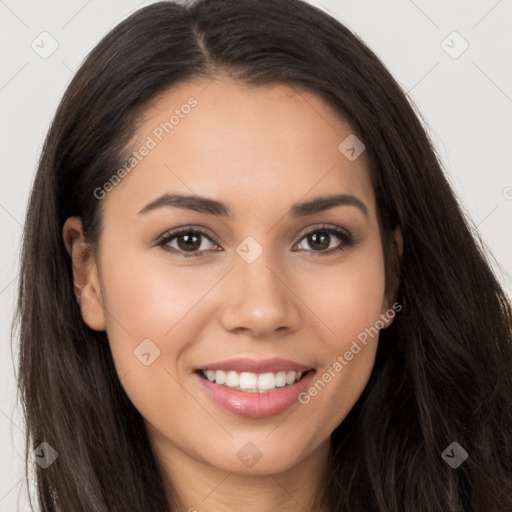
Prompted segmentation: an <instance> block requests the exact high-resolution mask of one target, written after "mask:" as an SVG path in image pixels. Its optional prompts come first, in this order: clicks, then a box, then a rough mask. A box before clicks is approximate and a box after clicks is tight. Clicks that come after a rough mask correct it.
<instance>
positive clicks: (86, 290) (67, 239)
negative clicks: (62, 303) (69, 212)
mask: <svg viewBox="0 0 512 512" xmlns="http://www.w3.org/2000/svg"><path fill="white" fill-rule="evenodd" d="M62 236H63V239H64V245H65V246H66V250H67V252H68V254H69V255H70V256H71V261H72V265H73V286H74V290H75V295H76V298H77V300H78V303H79V304H80V309H81V311H82V318H83V320H84V322H85V323H86V324H87V325H88V326H89V327H90V328H91V329H94V330H95V331H104V330H105V329H106V322H105V310H104V308H103V297H102V295H101V288H100V282H99V277H98V268H97V265H96V258H95V255H94V252H93V250H92V249H91V247H90V245H89V244H88V243H87V242H86V241H85V238H84V235H83V228H82V220H81V219H80V217H69V218H68V219H67V220H66V222H65V223H64V227H63V228H62Z"/></svg>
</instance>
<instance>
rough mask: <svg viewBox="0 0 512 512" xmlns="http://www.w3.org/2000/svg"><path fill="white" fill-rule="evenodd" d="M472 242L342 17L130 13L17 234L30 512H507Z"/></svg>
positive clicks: (418, 130) (64, 121)
mask: <svg viewBox="0 0 512 512" xmlns="http://www.w3.org/2000/svg"><path fill="white" fill-rule="evenodd" d="M471 230H472V228H471V227H470V226H469V224H468V222H467V220H466V219H465V218H464V216H463V213H462V210H461V207H460V206H459V205H458V202H457V200H456V198H455V196H454V193H453V191H452V190H451V188H450V186H449V184H448V182H447V180H446V178H445V177H444V175H443V172H442V169H441V166H440V163H439V162H438V160H437V158H436V155H435V152H434V149H433V147H432V145H431V142H430V141H429V139H428V137H427V135H426V134H425V131H424V129H423V128H422V126H421V123H420V122H419V120H418V118H417V117H416V115H415V114H414V111H413V109H412V108H411V106H410V104H409V103H408V101H407V99H406V97H405V95H404V93H403V91H402V90H401V89H400V88H399V86H398V85H397V83H396V82H395V81H394V79H393V78H392V77H391V76H390V74H389V73H388V71H387V70H386V69H385V67H384V66H383V64H382V63H381V62H380V61H379V60H378V58H377V57H376V56H375V55H374V54H373V53H372V52H371V51H370V50H369V49H368V48H367V47H366V46H365V45H364V44H363V43H362V42H361V41H360V40H359V39H358V38H357V37H356V36H355V35H354V34H353V33H351V32H350V31H349V30H348V29H347V28H346V27H344V26H343V25H342V24H340V23H339V22H338V21H336V20H335V19H333V18H331V17H330V16H329V15H328V14H326V13H324V12H322V11H320V10H319V9H316V8H314V7H312V6H310V5H308V4H306V3H303V2H300V1H294V0H259V1H258V2H253V1H249V0H242V1H240V0H210V1H206V0H199V1H195V2H189V3H188V4H177V3H173V2H160V3H157V4H153V5H151V6H148V7H145V8H143V9H141V10H139V11H138V12H136V13H134V14H133V15H131V16H130V17H129V18H127V19H126V20H124V21H123V22H122V23H120V24H119V25H118V26H117V27H115V28H114V29H113V30H112V31H111V32H110V33H109V34H107V36H106V37H105V38H104V39H103V40H102V41H101V42H100V43H99V44H98V45H97V46H96V47H95V48H94V49H93V51H92V52H91V54H90V55H89V56H88V58H87V59H86V60H85V62H84V63H83V65H82V66H81V68H80V70H79V71H78V72H77V74H76V76H75V77H74V79H73V80H72V82H71V83H70V85H69V87H68V89H67V91H66V93H65V95H64V98H63V100H62V102H61V104H60V106H59V108H58V111H57V113H56V116H55V119H54V121H53V123H52V126H51V128H50V131H49V134H48V137H47V140H46V143H45V146H44V149H43V154H42V157H41V161H40V165H39V169H38V172H37V176H36V180H35V183H34V187H33V192H32V196H31V199H30V204H29V209H28V213H27V220H26V229H25V235H24V245H23V258H22V271H21V283H20V291H19V302H18V312H17V318H18V321H19V329H20V341H21V351H20V361H19V386H20V390H21V392H22V397H23V404H24V411H25V415H26V420H27V431H28V434H29V435H28V439H27V459H28V457H29V456H30V455H31V454H32V455H33V454H34V450H35V455H33V459H34V460H35V461H36V462H38V464H35V469H36V475H37V499H38V502H39V504H40V506H41V509H42V510H45V511H51V510H61V511H66V512H67V511H79V510H84V511H85V510H87V511H128V510H130V511H132V510H152V511H153V510H155V511H156V510H169V511H178V510H180V511H181V510H189V511H192V510H197V511H221V510H222V511H228V510H237V511H252V510H259V511H260V510H268V511H270V510H276V509H278V508H279V509H280V510H305V511H319V512H326V511H389V512H391V511H393V512H398V511H403V510H407V511H424V510H425V511H427V510H428V511H441V510H443V511H444V510H451V511H460V512H462V511H464V512H467V511H482V512H483V511H485V512H489V511H507V510H512V443H511V437H510V428H511V424H512V421H511V420H512V396H511V393H512V392H511V389H512V377H511V369H512V347H511V312H510V304H509V303H508V302H507V298H506V296H505V294H504V292H503V290H502V289H501V287H500V285H499V283H498V281H497V279H496V277H495V276H494V275H493V272H492V271H491V269H490V266H489V264H488V263H487V261H486V256H485V254H484V252H483V250H482V249H481V246H480V243H479V242H478V240H476V239H475V238H474V237H473V235H472V231H471ZM38 459H39V461H38ZM27 464H28V461H27Z"/></svg>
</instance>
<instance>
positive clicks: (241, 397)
mask: <svg viewBox="0 0 512 512" xmlns="http://www.w3.org/2000/svg"><path fill="white" fill-rule="evenodd" d="M315 372H316V371H315V369H314V368H312V367H309V366H305V365H301V364H298V363H294V362H292V361H288V360H283V359H272V360H266V361H255V360H250V359H236V360H235V359H232V360H230V361H224V362H220V363H216V364H212V365H205V366H204V367H203V368H197V369H196V370H195V371H194V375H195V376H196V378H197V379H198V381H199V383H200V385H201V388H202V390H203V391H204V392H205V393H206V394H207V395H208V396H209V398H210V399H212V400H213V402H214V403H215V404H216V405H218V406H221V407H222V408H223V409H225V410H227V411H228V412H230V413H233V414H236V415H237V416H243V417H246V418H254V419H256V418H268V417H271V416H275V415H277V414H279V413H281V412H283V411H285V410H286V409H288V408H289V407H291V406H292V405H293V404H294V403H296V402H298V396H299V394H300V393H301V392H302V391H304V390H305V389H306V388H307V386H308V384H309V382H310V381H311V379H312V378H313V375H314V374H315Z"/></svg>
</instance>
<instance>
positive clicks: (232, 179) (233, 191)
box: [107, 77, 374, 215]
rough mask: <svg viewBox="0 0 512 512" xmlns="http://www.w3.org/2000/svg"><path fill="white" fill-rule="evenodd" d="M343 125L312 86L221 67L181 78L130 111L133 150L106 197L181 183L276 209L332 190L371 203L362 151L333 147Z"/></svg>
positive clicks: (177, 187) (188, 189)
mask: <svg viewBox="0 0 512 512" xmlns="http://www.w3.org/2000/svg"><path fill="white" fill-rule="evenodd" d="M352 134H353V129H352V128H351V126H350V125H349V123H348V122H347V121H345V120H344V119H343V118H342V117H341V116H340V115H339V114H338V113H336V112H335V111H334V110H333V109H332V108H331V107H330V106H329V105H328V104H327V103H326V102H324V101H323V100H322V99H321V98H320V97H319V96H317V95H315V94H312V93H310V92H306V91H304V90H301V89H300V88H296V87H294V86H289V85H286V84H273V85H269V86H247V85H245V84H241V83H238V82H234V81H232V80H231V79H229V78H225V77H224V78H214V79H208V80H207V79H202V80H196V81H193V82H188V83H184V84H180V85H179V86H174V87H172V88H170V89H169V90H167V91H165V92H164V93H163V94H161V95H159V96H158V97H157V98H156V99H155V100H153V101H152V102H151V105H150V106H149V107H148V108H147V109H146V110H145V112H144V113H143V115H142V116H141V118H140V119H139V122H138V124H137V126H136V131H135V134H134V137H133V140H132V142H131V144H130V149H129V151H128V153H129V154H132V152H134V151H135V152H137V153H139V157H138V158H140V160H137V162H135V161H133V162H132V163H135V165H134V166H132V167H131V168H132V169H133V170H131V171H130V172H129V176H127V178H125V179H123V180H122V182H121V183H120V184H119V185H118V186H116V188H115V190H114V191H113V193H109V195H108V197H107V199H108V201H107V202H108V203H109V202H115V201H116V200H117V199H120V198H121V196H122V198H123V201H129V202H130V203H131V204H133V205H134V209H135V208H136V207H137V206H139V209H140V208H141V207H143V206H144V204H145V202H147V200H149V199H153V198H154V197H156V196H157V195H160V194H162V193H163V192H171V193H172V192H180V193H186V194H189V195H190V194H197V195H202V196H208V197H212V198H215V199H220V200H224V201H225V202H226V203H228V204H230V205H232V208H233V210H234V211H236V212H240V213H241V214H242V213H243V212H245V213H246V214H248V215H254V206H257V205H259V206H260V208H265V210H269V209H271V210H272V209H275V211H276V212H277V211H281V210H282V205H283V203H290V204H291V203H294V202H296V201H297V200H299V199H301V198H308V197H316V196H318V195H323V194H332V193H337V192H338V193H348V194H354V195H357V196H358V197H360V198H361V199H362V200H364V201H365V202H366V204H367V205H368V206H369V209H370V210H373V208H374V205H373V191H372V188H371V181H370V176H369V165H368V160H367V157H366V153H364V152H363V153H362V154H361V155H360V157H358V158H357V159H355V160H353V161H351V160H350V159H348V158H347V157H346V156H345V154H344V153H343V152H342V150H340V144H341V145H342V146H343V143H344V141H345V140H346V139H347V137H349V136H352ZM144 147H146V148H150V149H149V150H143V151H140V150H142V149H143V148H144ZM141 153H144V156H142V157H141V156H140V154H141ZM280 205H281V208H279V206H280ZM276 208H277V209H276ZM137 211H138V210H137ZM260 213H261V212H260Z"/></svg>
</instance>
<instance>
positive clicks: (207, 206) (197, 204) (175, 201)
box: [139, 193, 369, 218]
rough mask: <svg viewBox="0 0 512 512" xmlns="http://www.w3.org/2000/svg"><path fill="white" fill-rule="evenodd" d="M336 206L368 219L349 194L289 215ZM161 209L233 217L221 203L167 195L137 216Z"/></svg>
mask: <svg viewBox="0 0 512 512" xmlns="http://www.w3.org/2000/svg"><path fill="white" fill-rule="evenodd" d="M336 206H355V207H356V208H358V209H359V210H361V211H362V212H363V213H364V215H365V216H366V217H367V218H368V217H369V212H368V207H367V206H366V204H365V203H363V201H361V199H359V198H357V197H356V196H353V195H350V194H337V195H330V196H322V197H317V198H315V199H311V200H309V201H302V202H298V203H295V204H294V205H292V207H291V208H290V212H289V213H290V215H291V217H293V218H299V217H305V216H307V215H313V214H314V213H318V212H323V211H325V210H329V209H331V208H334V207H336ZM162 207H174V208H183V209H185V210H193V211H195V212H199V213H206V214H210V215H216V216H221V217H233V211H232V210H231V208H230V207H229V206H228V205H227V204H226V203H223V202H221V201H216V200H215V199H209V198H207V197H201V196H196V195H194V196H190V195H180V194H168V193H165V194H162V195H161V196H160V197H158V198H156V199H155V200H154V201H151V202H150V203H148V204H147V205H146V206H144V208H142V210H140V211H139V214H144V213H148V212H150V211H152V210H155V209H157V208H162Z"/></svg>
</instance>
